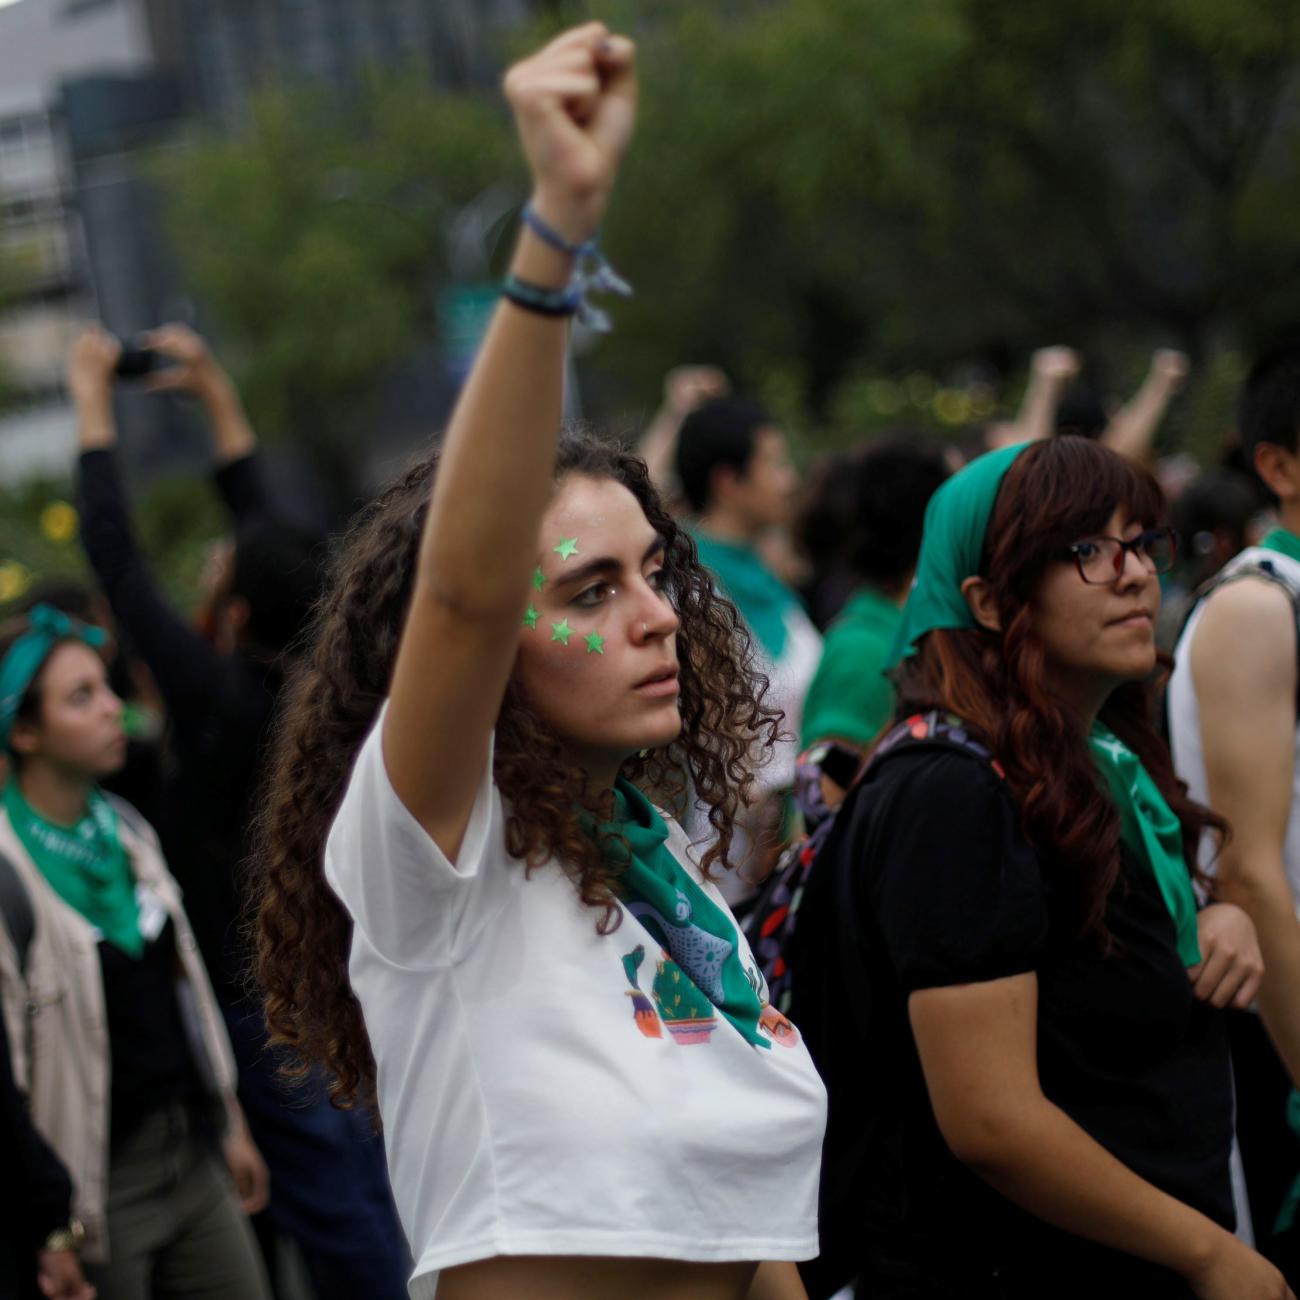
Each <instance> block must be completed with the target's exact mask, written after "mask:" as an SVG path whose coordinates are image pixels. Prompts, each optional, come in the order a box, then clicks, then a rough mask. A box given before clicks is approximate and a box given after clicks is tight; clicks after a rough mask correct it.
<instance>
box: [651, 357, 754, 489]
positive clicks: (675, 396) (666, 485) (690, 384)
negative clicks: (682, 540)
mask: <svg viewBox="0 0 1300 1300" xmlns="http://www.w3.org/2000/svg"><path fill="white" fill-rule="evenodd" d="M730 391H731V381H730V380H728V378H727V376H726V374H725V373H724V372H723V371H721V370H719V369H718V368H717V367H716V366H674V367H673V368H672V369H671V370H670V371H669V372H668V373H667V374H666V375H665V376H664V395H663V401H662V402H661V403H660V404H659V409H658V410H657V411H656V412H655V413H654V416H653V418H652V419H651V420H650V423H649V424H647V425H646V427H645V432H644V433H642V435H641V437H640V439H639V440H638V441H637V446H636V451H637V455H638V456H640V457H641V459H642V460H644V461H645V464H646V469H648V470H649V471H650V481H651V482H652V483H653V484H654V486H655V491H656V492H658V493H659V495H660V496H661V497H662V498H663V500H664V503H665V505H667V506H668V507H669V508H670V509H671V510H672V512H673V513H674V514H679V513H682V512H683V511H684V510H685V509H686V502H685V500H684V499H683V498H682V489H681V484H680V483H679V482H678V481H677V435H678V433H679V432H680V431H681V427H682V421H683V420H685V419H686V417H687V416H688V415H690V413H691V412H692V411H693V410H695V408H696V407H697V406H699V405H700V404H701V403H702V402H707V401H709V400H710V399H711V398H714V397H725V396H726V395H727V393H729V392H730Z"/></svg>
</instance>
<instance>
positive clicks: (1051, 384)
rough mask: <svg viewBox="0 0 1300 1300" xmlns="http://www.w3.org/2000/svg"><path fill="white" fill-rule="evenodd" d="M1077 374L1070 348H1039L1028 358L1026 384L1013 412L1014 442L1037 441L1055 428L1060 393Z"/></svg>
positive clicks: (1077, 357) (1050, 434) (1077, 356)
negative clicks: (1016, 410)
mask: <svg viewBox="0 0 1300 1300" xmlns="http://www.w3.org/2000/svg"><path fill="white" fill-rule="evenodd" d="M1078 373H1079V355H1078V353H1077V352H1075V351H1074V349H1073V348H1063V347H1051V348H1039V349H1038V351H1037V352H1035V353H1034V355H1033V356H1032V357H1031V358H1030V361H1029V383H1028V385H1027V386H1026V388H1025V395H1024V398H1023V399H1022V400H1021V402H1020V410H1019V411H1018V412H1017V414H1016V420H1015V425H1014V428H1015V438H1014V439H1013V441H1018V442H1041V441H1042V440H1043V439H1044V438H1050V437H1051V436H1052V433H1053V432H1054V431H1055V429H1056V407H1057V404H1058V403H1059V402H1060V400H1061V394H1062V393H1063V392H1065V390H1066V389H1067V388H1068V387H1069V386H1070V384H1071V383H1072V382H1073V380H1074V378H1075V376H1076V375H1078Z"/></svg>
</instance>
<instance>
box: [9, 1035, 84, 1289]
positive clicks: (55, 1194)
mask: <svg viewBox="0 0 1300 1300" xmlns="http://www.w3.org/2000/svg"><path fill="white" fill-rule="evenodd" d="M0 1169H2V1170H4V1176H3V1177H0V1225H3V1226H0V1232H3V1233H4V1235H5V1236H6V1237H8V1238H9V1242H10V1245H11V1247H12V1250H13V1254H14V1256H15V1258H18V1259H22V1258H24V1257H26V1258H30V1259H31V1261H32V1271H33V1274H34V1273H35V1268H36V1260H35V1256H36V1251H37V1250H38V1249H39V1248H40V1246H41V1243H42V1242H43V1241H44V1240H45V1238H46V1237H48V1236H49V1235H50V1233H52V1232H54V1231H55V1230H56V1229H58V1228H66V1227H67V1226H68V1220H69V1219H70V1218H71V1216H72V1180H71V1179H70V1178H69V1177H68V1171H67V1169H65V1168H64V1166H63V1162H62V1161H61V1160H60V1159H59V1157H58V1156H56V1155H55V1154H54V1152H53V1151H52V1150H51V1149H50V1146H49V1144H48V1143H47V1142H46V1141H45V1139H44V1138H43V1137H41V1135H40V1133H38V1132H37V1131H36V1128H35V1126H34V1125H33V1124H32V1121H31V1118H30V1116H29V1114H28V1110H27V1099H26V1097H24V1096H23V1094H22V1092H21V1091H20V1090H19V1087H18V1084H17V1083H16V1082H15V1081H14V1072H13V1062H12V1061H11V1059H10V1056H9V1036H8V1035H7V1034H6V1033H5V1032H4V1030H3V1029H0Z"/></svg>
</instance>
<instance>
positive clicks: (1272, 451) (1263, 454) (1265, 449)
mask: <svg viewBox="0 0 1300 1300" xmlns="http://www.w3.org/2000/svg"><path fill="white" fill-rule="evenodd" d="M1252 459H1253V460H1254V464H1255V472H1256V473H1257V474H1258V475H1259V476H1260V478H1261V479H1263V480H1264V486H1265V487H1267V488H1268V490H1269V491H1270V492H1272V494H1273V495H1274V496H1275V497H1277V498H1279V499H1280V500H1282V501H1294V500H1296V499H1297V498H1300V456H1297V454H1296V453H1295V452H1293V451H1288V450H1287V449H1286V448H1285V447H1283V446H1282V445H1281V444H1280V443H1276V442H1260V443H1256V445H1255V454H1254V456H1253V458H1252Z"/></svg>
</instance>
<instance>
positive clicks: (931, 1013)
mask: <svg viewBox="0 0 1300 1300" xmlns="http://www.w3.org/2000/svg"><path fill="white" fill-rule="evenodd" d="M908 1012H909V1015H910V1017H911V1021H912V1031H913V1033H914V1035H915V1037H916V1045H917V1050H918V1051H919V1053H920V1057H921V1066H922V1068H923V1070H924V1072H925V1082H926V1087H927V1089H928V1090H929V1093H930V1101H931V1104H932V1105H933V1106H934V1113H935V1117H936V1118H937V1120H938V1122H939V1128H940V1130H941V1132H942V1133H943V1136H944V1140H945V1141H946V1142H947V1143H948V1145H949V1147H951V1148H952V1151H953V1154H954V1155H956V1157H957V1158H958V1159H959V1160H961V1161H962V1162H963V1163H965V1164H967V1165H969V1166H970V1167H971V1169H972V1170H974V1172H975V1173H977V1174H978V1175H979V1176H980V1177H981V1178H983V1179H984V1180H985V1182H987V1183H989V1184H991V1185H992V1186H993V1187H995V1188H997V1190H998V1191H999V1192H1001V1193H1002V1194H1003V1195H1004V1196H1006V1197H1007V1198H1008V1199H1009V1200H1011V1201H1014V1202H1015V1203H1016V1204H1017V1205H1020V1206H1022V1207H1023V1208H1024V1209H1026V1210H1028V1211H1029V1212H1030V1213H1031V1214H1035V1215H1037V1216H1038V1217H1039V1218H1041V1219H1044V1220H1046V1221H1047V1222H1048V1223H1052V1224H1055V1225H1056V1226H1057V1227H1059V1228H1064V1229H1065V1230H1066V1231H1067V1232H1072V1233H1074V1234H1075V1235H1077V1236H1080V1237H1086V1238H1088V1239H1089V1240H1090V1241H1095V1242H1098V1243H1100V1244H1101V1245H1103V1246H1109V1247H1110V1248H1111V1249H1113V1250H1120V1251H1125V1252H1127V1253H1128V1254H1130V1255H1136V1256H1138V1257H1139V1258H1141V1259H1145V1260H1149V1261H1150V1262H1151V1263H1153V1264H1157V1265H1159V1266H1161V1267H1163V1268H1167V1269H1171V1270H1173V1271H1174V1272H1176V1273H1179V1274H1181V1275H1182V1276H1183V1277H1184V1278H1186V1279H1187V1282H1188V1285H1189V1286H1190V1288H1191V1290H1192V1291H1193V1293H1194V1294H1195V1295H1197V1296H1198V1297H1201V1300H1265V1298H1266V1297H1267V1298H1268V1300H1282V1298H1283V1297H1288V1298H1290V1300H1294V1297H1292V1296H1291V1292H1290V1290H1289V1289H1288V1288H1287V1286H1286V1284H1285V1282H1284V1281H1283V1280H1282V1275H1281V1274H1280V1273H1279V1272H1278V1271H1277V1270H1276V1269H1275V1268H1274V1267H1273V1266H1272V1265H1271V1264H1270V1263H1268V1262H1267V1261H1266V1260H1264V1259H1263V1258H1262V1257H1261V1256H1259V1255H1257V1254H1255V1252H1254V1251H1252V1250H1250V1249H1249V1248H1248V1247H1246V1246H1244V1245H1243V1244H1242V1243H1241V1242H1239V1241H1238V1240H1237V1239H1236V1238H1235V1237H1234V1236H1233V1235H1232V1234H1231V1233H1230V1232H1227V1231H1226V1230H1225V1229H1223V1228H1221V1227H1219V1225H1218V1224H1216V1223H1214V1222H1213V1220H1211V1219H1209V1218H1207V1217H1206V1216H1205V1215H1203V1214H1201V1213H1200V1212H1199V1211H1197V1210H1193V1209H1192V1208H1191V1207H1190V1206H1187V1205H1184V1204H1183V1203H1182V1202H1181V1201H1178V1200H1176V1199H1175V1198H1174V1197H1172V1196H1169V1195H1168V1194H1167V1193H1165V1192H1162V1191H1160V1190H1159V1189H1158V1188H1156V1187H1153V1186H1152V1185H1151V1184H1150V1183H1148V1182H1146V1181H1145V1179H1142V1178H1140V1177H1139V1176H1138V1175H1137V1174H1135V1173H1134V1172H1133V1171H1132V1170H1131V1169H1129V1168H1128V1167H1127V1166H1126V1165H1124V1164H1122V1163H1121V1162H1120V1161H1119V1160H1117V1159H1116V1158H1115V1157H1114V1156H1112V1155H1111V1154H1110V1153H1109V1152H1108V1151H1107V1150H1106V1149H1105V1148H1104V1147H1102V1146H1101V1145H1100V1144H1099V1143H1098V1142H1096V1141H1095V1140H1094V1139H1093V1138H1091V1137H1090V1136H1089V1135H1088V1134H1087V1133H1086V1132H1085V1131H1084V1130H1083V1129H1082V1128H1080V1127H1079V1125H1078V1124H1076V1123H1075V1122H1074V1121H1073V1120H1072V1119H1071V1118H1070V1117H1069V1116H1068V1115H1067V1114H1066V1113H1065V1112H1064V1111H1063V1110H1061V1109H1060V1108H1059V1107H1058V1106H1056V1105H1054V1104H1053V1103H1052V1102H1050V1101H1049V1100H1048V1099H1047V1098H1046V1097H1045V1096H1044V1095H1043V1092H1042V1089H1041V1087H1040V1086H1039V1081H1038V1065H1037V1017H1038V977H1037V976H1036V975H1034V974H1032V973H1029V974H1024V975H1014V976H1010V977H1008V978H1006V979H996V980H988V981H985V982H982V983H978V984H961V985H954V986H952V987H946V988H930V989H923V990H921V991H919V992H916V993H913V994H912V995H911V997H910V999H909V1000H908Z"/></svg>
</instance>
